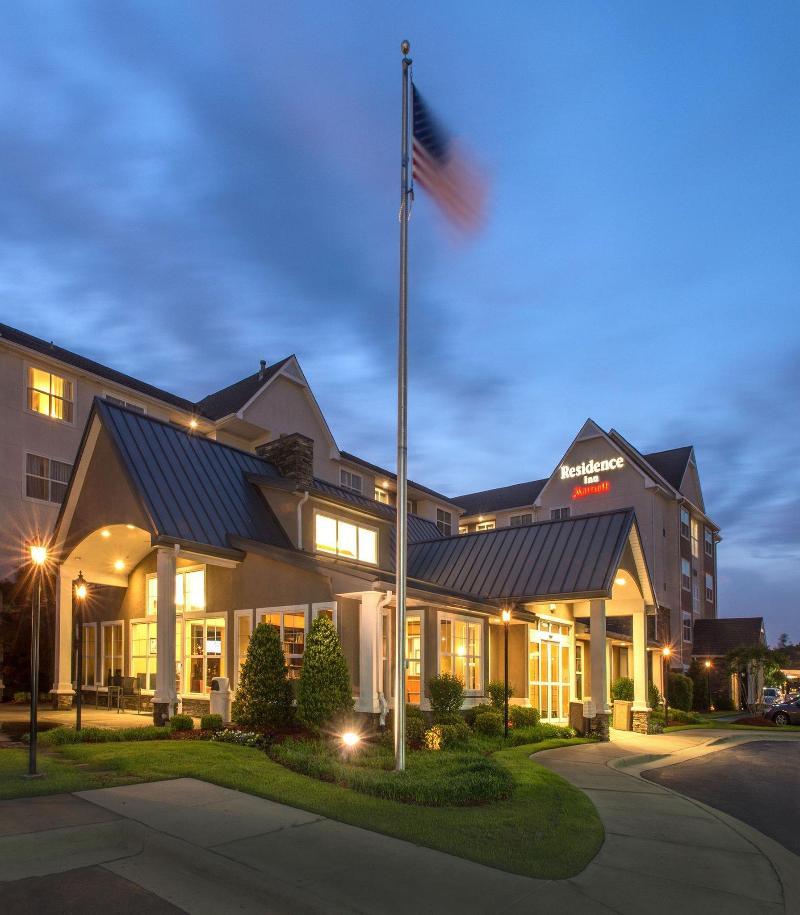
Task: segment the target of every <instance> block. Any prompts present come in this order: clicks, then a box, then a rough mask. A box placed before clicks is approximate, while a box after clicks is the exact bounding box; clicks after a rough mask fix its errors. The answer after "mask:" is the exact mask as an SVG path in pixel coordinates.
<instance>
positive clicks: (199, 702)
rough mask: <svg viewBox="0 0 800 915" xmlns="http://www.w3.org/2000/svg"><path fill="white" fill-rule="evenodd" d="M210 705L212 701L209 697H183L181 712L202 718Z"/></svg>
mask: <svg viewBox="0 0 800 915" xmlns="http://www.w3.org/2000/svg"><path fill="white" fill-rule="evenodd" d="M210 705H211V703H210V702H209V700H208V699H183V700H182V701H181V713H182V714H184V715H193V716H194V717H195V718H201V717H202V716H203V715H207V714H208V712H209V708H210Z"/></svg>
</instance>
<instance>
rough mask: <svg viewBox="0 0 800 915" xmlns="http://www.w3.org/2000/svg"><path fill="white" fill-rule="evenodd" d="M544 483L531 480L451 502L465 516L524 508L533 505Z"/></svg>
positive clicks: (544, 481)
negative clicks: (457, 506)
mask: <svg viewBox="0 0 800 915" xmlns="http://www.w3.org/2000/svg"><path fill="white" fill-rule="evenodd" d="M546 482H547V480H546V479H544V480H531V481H530V482H528V483H513V484H512V485H511V486H498V487H497V488H496V489H486V490H483V491H481V492H470V493H467V494H466V495H463V496H456V497H455V499H454V500H453V501H454V502H455V503H456V504H457V505H460V506H461V508H463V509H464V514H465V515H482V514H486V513H489V512H496V511H505V510H506V509H509V508H525V507H527V506H532V505H533V503H534V502H535V501H536V499H537V498H538V497H539V493H540V492H541V491H542V490H543V489H544V485H545V483H546Z"/></svg>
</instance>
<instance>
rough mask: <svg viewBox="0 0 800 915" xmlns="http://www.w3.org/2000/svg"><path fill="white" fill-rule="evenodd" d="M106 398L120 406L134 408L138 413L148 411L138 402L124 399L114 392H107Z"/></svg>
mask: <svg viewBox="0 0 800 915" xmlns="http://www.w3.org/2000/svg"><path fill="white" fill-rule="evenodd" d="M106 400H107V401H108V402H109V403H113V404H116V405H117V406H118V407H127V408H128V409H129V410H133V411H135V412H136V413H147V410H145V408H144V407H142V406H139V404H138V403H131V402H130V401H129V400H123V399H122V398H121V397H114V395H113V394H106Z"/></svg>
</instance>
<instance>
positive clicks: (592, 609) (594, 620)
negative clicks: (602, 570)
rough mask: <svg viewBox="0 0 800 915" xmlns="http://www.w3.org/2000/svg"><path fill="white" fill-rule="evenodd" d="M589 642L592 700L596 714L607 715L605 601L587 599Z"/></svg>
mask: <svg viewBox="0 0 800 915" xmlns="http://www.w3.org/2000/svg"><path fill="white" fill-rule="evenodd" d="M589 620H590V642H589V647H590V649H591V653H592V702H593V704H594V708H595V712H596V714H598V715H607V714H608V713H609V712H610V711H611V709H610V707H609V705H608V688H609V684H608V672H607V671H608V664H607V657H608V656H607V653H606V602H605V601H604V600H592V601H589Z"/></svg>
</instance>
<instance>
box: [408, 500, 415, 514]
mask: <svg viewBox="0 0 800 915" xmlns="http://www.w3.org/2000/svg"><path fill="white" fill-rule="evenodd" d="M406 511H407V512H408V513H409V515H416V513H417V503H416V502H413V501H412V500H411V499H406Z"/></svg>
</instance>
